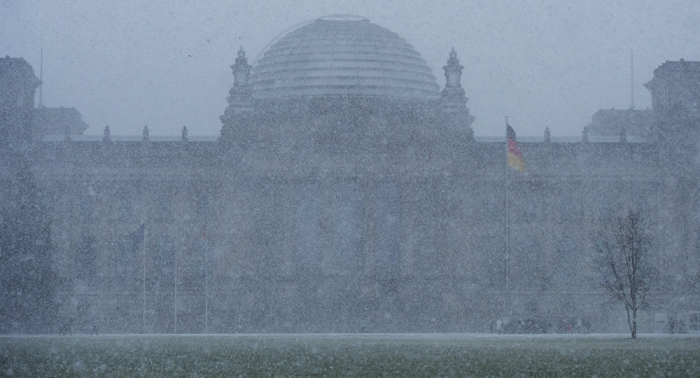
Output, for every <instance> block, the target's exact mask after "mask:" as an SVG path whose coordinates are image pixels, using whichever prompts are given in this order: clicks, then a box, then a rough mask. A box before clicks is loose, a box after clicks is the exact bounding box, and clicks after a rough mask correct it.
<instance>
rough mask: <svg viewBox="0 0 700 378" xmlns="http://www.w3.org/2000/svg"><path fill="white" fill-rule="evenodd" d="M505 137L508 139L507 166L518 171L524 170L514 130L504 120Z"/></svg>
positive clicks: (521, 154) (523, 162)
mask: <svg viewBox="0 0 700 378" xmlns="http://www.w3.org/2000/svg"><path fill="white" fill-rule="evenodd" d="M506 139H507V140H508V166H509V167H511V168H513V169H515V170H516V171H518V172H523V171H525V160H523V153H522V151H520V147H518V142H516V140H515V131H514V130H513V128H512V127H510V125H509V124H508V122H506Z"/></svg>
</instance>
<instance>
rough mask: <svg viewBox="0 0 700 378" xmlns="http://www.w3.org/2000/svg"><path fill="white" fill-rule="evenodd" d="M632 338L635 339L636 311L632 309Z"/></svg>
mask: <svg viewBox="0 0 700 378" xmlns="http://www.w3.org/2000/svg"><path fill="white" fill-rule="evenodd" d="M631 331H632V338H633V339H636V338H637V309H632V329H631Z"/></svg>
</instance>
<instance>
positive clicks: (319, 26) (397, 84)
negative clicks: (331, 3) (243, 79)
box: [250, 17, 440, 100]
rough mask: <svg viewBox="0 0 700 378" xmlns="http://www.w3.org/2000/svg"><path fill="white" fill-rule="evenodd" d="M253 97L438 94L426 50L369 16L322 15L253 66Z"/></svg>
mask: <svg viewBox="0 0 700 378" xmlns="http://www.w3.org/2000/svg"><path fill="white" fill-rule="evenodd" d="M250 84H251V85H252V87H253V97H255V98H258V99H284V98H290V97H319V96H329V95H330V96H375V97H384V98H399V99H417V100H437V99H439V98H440V93H439V89H440V88H439V86H438V84H437V81H436V79H435V76H433V74H432V71H431V70H430V68H428V66H427V64H426V62H425V60H424V59H423V58H421V56H420V54H419V53H418V52H417V51H416V50H415V49H414V48H413V46H411V45H410V44H409V43H408V42H406V41H405V40H404V39H403V38H401V37H400V36H399V35H397V34H396V33H394V32H392V31H390V30H388V29H386V28H383V27H381V26H378V25H375V24H373V23H371V22H369V21H368V20H367V19H357V18H350V17H332V18H320V19H317V20H315V21H313V22H311V23H309V24H307V25H304V26H302V27H299V28H297V29H295V30H293V31H291V32H289V33H287V34H286V35H285V36H283V37H282V38H280V39H279V40H278V41H277V42H276V43H274V44H273V45H272V46H271V47H270V49H269V50H267V51H266V52H265V54H264V55H263V56H262V58H261V59H260V60H259V61H258V62H257V64H256V65H255V66H254V67H253V70H252V74H251V77H250Z"/></svg>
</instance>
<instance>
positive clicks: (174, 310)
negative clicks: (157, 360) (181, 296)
mask: <svg viewBox="0 0 700 378" xmlns="http://www.w3.org/2000/svg"><path fill="white" fill-rule="evenodd" d="M173 253H174V256H175V300H174V301H173V318H174V322H175V327H174V328H175V332H174V333H177V276H178V272H177V255H178V253H177V249H175V251H174V252H173Z"/></svg>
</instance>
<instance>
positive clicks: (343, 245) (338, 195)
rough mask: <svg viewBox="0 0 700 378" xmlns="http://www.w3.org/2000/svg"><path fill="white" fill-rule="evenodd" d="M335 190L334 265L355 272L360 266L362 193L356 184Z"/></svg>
mask: <svg viewBox="0 0 700 378" xmlns="http://www.w3.org/2000/svg"><path fill="white" fill-rule="evenodd" d="M333 189H334V190H333V260H334V261H333V262H334V264H333V265H334V267H336V268H339V269H347V270H351V271H354V270H357V268H359V266H360V252H361V251H360V249H361V238H362V215H363V214H362V191H361V190H360V186H359V185H358V184H357V183H354V182H342V183H339V184H336V185H334V188H333Z"/></svg>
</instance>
